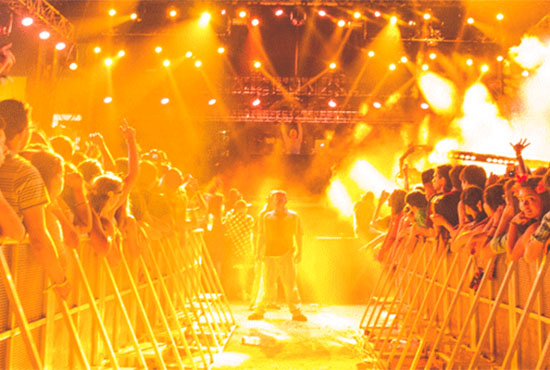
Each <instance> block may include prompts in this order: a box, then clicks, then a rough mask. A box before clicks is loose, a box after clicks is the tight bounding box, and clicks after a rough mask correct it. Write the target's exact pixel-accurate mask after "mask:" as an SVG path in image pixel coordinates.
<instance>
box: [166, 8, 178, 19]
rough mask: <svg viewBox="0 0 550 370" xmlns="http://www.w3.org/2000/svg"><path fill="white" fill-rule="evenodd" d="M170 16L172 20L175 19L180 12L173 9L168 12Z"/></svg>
mask: <svg viewBox="0 0 550 370" xmlns="http://www.w3.org/2000/svg"><path fill="white" fill-rule="evenodd" d="M168 15H169V16H170V18H174V17H175V16H176V15H178V11H177V10H176V9H172V10H170V11H169V12H168Z"/></svg>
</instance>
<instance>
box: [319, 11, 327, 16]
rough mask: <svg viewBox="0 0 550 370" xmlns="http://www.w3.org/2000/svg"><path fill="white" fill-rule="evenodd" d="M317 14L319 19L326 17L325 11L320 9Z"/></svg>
mask: <svg viewBox="0 0 550 370" xmlns="http://www.w3.org/2000/svg"><path fill="white" fill-rule="evenodd" d="M317 14H319V17H326V15H327V12H326V11H325V10H323V9H321V10H319V11H318V12H317Z"/></svg>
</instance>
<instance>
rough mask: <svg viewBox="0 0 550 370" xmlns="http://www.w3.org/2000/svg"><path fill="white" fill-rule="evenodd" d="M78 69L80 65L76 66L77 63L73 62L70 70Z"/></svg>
mask: <svg viewBox="0 0 550 370" xmlns="http://www.w3.org/2000/svg"><path fill="white" fill-rule="evenodd" d="M77 68H78V64H76V63H75V62H72V63H71V64H69V69H70V70H71V71H76V69H77Z"/></svg>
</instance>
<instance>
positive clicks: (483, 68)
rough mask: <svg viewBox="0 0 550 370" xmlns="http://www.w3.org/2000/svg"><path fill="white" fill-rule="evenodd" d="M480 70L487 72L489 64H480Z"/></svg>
mask: <svg viewBox="0 0 550 370" xmlns="http://www.w3.org/2000/svg"><path fill="white" fill-rule="evenodd" d="M481 72H483V73H485V72H489V66H488V65H487V64H484V65H482V66H481Z"/></svg>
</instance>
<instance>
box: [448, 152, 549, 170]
mask: <svg viewBox="0 0 550 370" xmlns="http://www.w3.org/2000/svg"><path fill="white" fill-rule="evenodd" d="M447 157H448V158H449V159H457V160H461V161H469V162H485V163H492V164H501V165H503V166H505V165H509V164H513V165H516V164H517V163H518V161H517V159H516V158H513V157H504V156H500V155H494V154H481V153H473V152H462V151H456V150H452V151H450V152H449V154H448V155H447ZM525 163H526V164H527V165H528V166H529V167H532V168H538V167H547V166H548V162H545V161H541V160H537V159H525Z"/></svg>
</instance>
